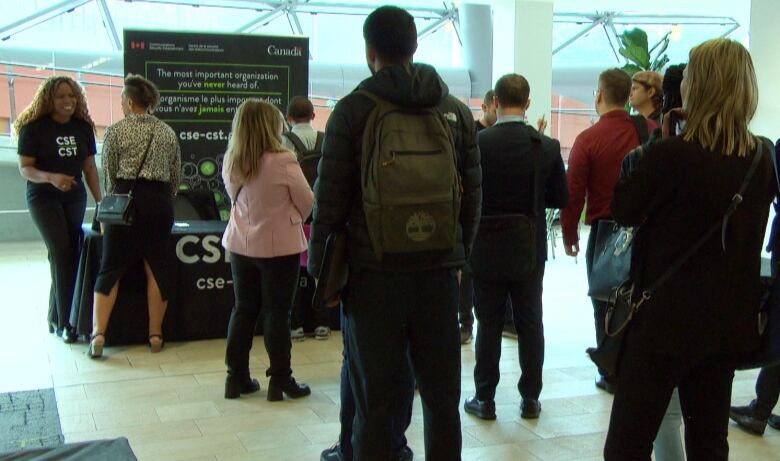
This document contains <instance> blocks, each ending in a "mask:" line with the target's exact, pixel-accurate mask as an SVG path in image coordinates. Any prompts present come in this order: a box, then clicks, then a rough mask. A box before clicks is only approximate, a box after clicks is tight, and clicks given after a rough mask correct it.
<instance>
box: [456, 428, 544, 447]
mask: <svg viewBox="0 0 780 461" xmlns="http://www.w3.org/2000/svg"><path fill="white" fill-rule="evenodd" d="M463 431H464V432H465V433H467V434H469V435H471V436H473V437H474V438H476V439H477V440H479V441H480V442H481V443H482V444H483V445H502V444H507V443H508V444H512V443H517V444H519V443H520V442H525V441H528V440H537V439H539V436H538V435H536V434H534V433H533V432H531V431H530V430H528V429H527V428H525V427H523V426H521V425H520V424H518V423H510V422H507V423H503V424H485V425H482V424H479V425H476V426H471V427H467V428H464V430H463Z"/></svg>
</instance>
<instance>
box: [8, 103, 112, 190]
mask: <svg viewBox="0 0 780 461" xmlns="http://www.w3.org/2000/svg"><path fill="white" fill-rule="evenodd" d="M18 146H19V147H18V153H19V155H23V156H26V157H34V158H35V168H37V169H39V170H41V171H47V172H49V173H62V174H66V175H69V176H73V177H75V178H76V180H79V179H81V170H82V168H83V166H84V161H85V160H86V159H87V157H89V156H90V155H95V153H96V151H97V147H96V146H95V134H94V132H93V131H92V127H91V126H90V124H89V123H87V122H86V121H84V120H82V119H80V118H76V117H71V119H70V121H68V122H67V123H59V122H56V121H55V120H54V119H52V118H51V116H50V115H47V116H45V117H42V118H40V119H38V120H36V121H34V122H30V123H28V124H27V125H25V126H23V127H22V129H21V130H20V132H19V142H18Z"/></svg>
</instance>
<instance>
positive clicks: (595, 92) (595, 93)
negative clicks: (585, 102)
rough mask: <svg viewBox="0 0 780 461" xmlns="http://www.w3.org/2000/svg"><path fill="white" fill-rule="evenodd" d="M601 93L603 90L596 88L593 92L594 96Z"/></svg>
mask: <svg viewBox="0 0 780 461" xmlns="http://www.w3.org/2000/svg"><path fill="white" fill-rule="evenodd" d="M599 91H601V88H596V89H595V90H593V96H596V95H598V94H599Z"/></svg>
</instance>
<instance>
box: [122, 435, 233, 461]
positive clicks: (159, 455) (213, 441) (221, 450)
mask: <svg viewBox="0 0 780 461" xmlns="http://www.w3.org/2000/svg"><path fill="white" fill-rule="evenodd" d="M132 448H133V451H134V452H135V455H136V456H137V457H138V460H139V461H152V460H167V461H182V460H186V459H189V458H195V457H203V456H210V455H220V454H241V453H246V450H245V449H244V446H243V445H242V444H241V441H240V440H238V437H236V436H235V434H221V435H212V436H204V437H193V438H187V439H178V440H171V441H164V442H154V443H137V444H133V445H132Z"/></svg>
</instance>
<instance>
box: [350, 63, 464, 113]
mask: <svg viewBox="0 0 780 461" xmlns="http://www.w3.org/2000/svg"><path fill="white" fill-rule="evenodd" d="M358 89H360V90H365V91H368V92H370V93H373V94H374V95H376V96H378V97H379V98H380V99H384V100H385V101H389V102H391V103H393V104H396V105H398V106H401V107H409V108H423V107H426V108H427V107H436V106H438V105H439V104H441V103H442V101H443V100H444V98H446V97H447V95H448V94H449V89H448V88H447V84H445V83H444V81H443V80H442V79H441V77H439V74H438V73H437V72H436V69H434V68H433V67H432V66H429V65H427V64H406V65H398V66H390V67H385V68H384V69H382V70H380V71H379V72H377V73H376V74H374V75H372V76H371V77H369V78H367V79H365V80H363V82H361V83H360V85H359V86H358Z"/></svg>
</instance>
